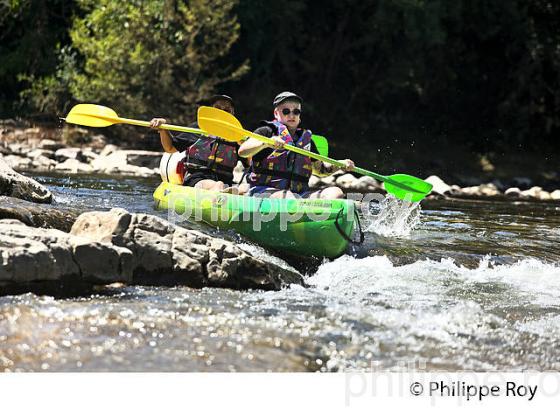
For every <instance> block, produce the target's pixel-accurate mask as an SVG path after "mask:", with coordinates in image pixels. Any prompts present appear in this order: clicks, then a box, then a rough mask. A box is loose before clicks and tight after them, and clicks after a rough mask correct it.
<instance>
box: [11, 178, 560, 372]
mask: <svg viewBox="0 0 560 410" xmlns="http://www.w3.org/2000/svg"><path fill="white" fill-rule="evenodd" d="M41 178H42V180H41V182H42V183H46V184H48V185H49V187H50V188H51V189H52V190H53V192H54V194H55V196H56V201H57V203H58V204H61V205H60V206H61V207H64V206H78V207H81V208H86V209H108V208H111V207H116V206H118V207H123V208H126V209H128V210H130V211H135V212H152V213H158V212H156V211H154V210H153V209H152V204H151V193H152V190H153V189H154V188H155V186H156V184H157V181H146V180H136V179H132V178H124V179H114V178H107V179H101V178H94V177H83V178H77V177H72V178H60V177H53V176H42V177H41ZM388 206H392V205H388ZM401 211H402V210H401ZM399 212H400V211H399ZM402 212H405V213H407V212H408V214H407V215H406V218H407V220H408V222H406V223H403V221H402V219H399V218H396V219H395V215H397V214H398V213H396V212H395V210H394V209H386V208H383V205H382V206H381V207H380V208H379V209H378V210H377V212H376V213H377V216H378V219H377V221H375V220H370V221H369V222H370V225H369V229H368V233H367V234H366V235H367V236H366V237H367V241H366V244H365V246H364V247H362V248H361V249H359V251H358V252H357V253H356V255H354V256H349V255H346V256H343V257H341V258H339V259H337V260H334V261H325V262H323V263H322V264H321V265H320V266H319V268H318V271H317V272H316V273H315V274H314V275H312V276H310V277H308V279H307V285H308V287H301V286H292V287H289V288H286V289H284V290H282V291H279V292H260V291H250V292H239V291H231V290H227V289H202V290H194V289H190V288H185V287H176V288H163V287H134V286H131V287H124V288H111V289H105V290H103V291H100V293H99V294H98V295H93V296H91V297H88V298H73V299H54V298H51V297H39V296H35V295H32V294H25V295H19V296H10V297H2V298H0V369H2V370H5V371H17V370H33V371H41V370H48V371H62V370H85V371H98V370H109V371H111V370H113V371H116V370H158V371H177V370H178V371H266V370H272V371H340V370H348V369H369V368H371V366H372V362H374V363H375V365H376V367H378V368H385V369H395V368H399V367H402V365H403V363H409V362H416V363H419V364H421V365H422V366H424V367H425V368H426V369H428V370H450V371H453V370H478V371H485V370H501V371H512V370H526V369H534V370H556V371H558V370H560V364H559V363H560V349H558V346H559V345H560V264H559V263H558V262H559V260H560V230H559V228H558V227H559V226H560V212H559V209H558V207H557V206H556V205H552V204H517V205H516V204H511V203H499V202H481V201H480V202H477V201H435V202H426V201H425V202H423V203H422V205H421V207H416V208H414V209H413V210H410V209H409V210H404V211H402ZM163 216H165V215H163ZM391 218H393V220H394V221H395V222H394V223H391V222H390V221H391ZM410 225H412V227H413V229H408V228H409V226H410ZM205 229H209V230H211V228H205ZM214 232H215V231H214ZM219 234H220V235H222V234H223V233H219ZM237 240H240V239H239V238H238V237H237ZM243 246H244V247H245V248H246V249H248V250H250V251H253V252H257V253H258V254H259V256H260V257H261V258H265V259H266V258H271V257H270V255H269V254H268V253H267V252H266V251H265V250H264V249H262V248H256V247H254V245H252V244H243Z"/></svg>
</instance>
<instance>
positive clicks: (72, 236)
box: [0, 209, 303, 294]
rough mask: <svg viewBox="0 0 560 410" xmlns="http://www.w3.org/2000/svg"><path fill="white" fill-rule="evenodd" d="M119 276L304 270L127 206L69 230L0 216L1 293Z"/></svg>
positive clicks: (292, 279) (77, 286)
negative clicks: (265, 257)
mask: <svg viewBox="0 0 560 410" xmlns="http://www.w3.org/2000/svg"><path fill="white" fill-rule="evenodd" d="M115 282H120V283H125V284H142V285H171V286H174V285H188V286H191V287H198V288H200V287H206V286H210V287H227V288H232V289H265V290H278V289H281V288H282V287H283V286H286V285H288V284H300V285H301V284H303V278H302V276H301V275H300V274H299V273H298V272H297V271H295V270H292V269H289V268H286V267H280V266H278V265H276V264H273V263H270V262H264V261H262V260H260V259H257V258H256V257H254V256H253V255H251V254H250V253H249V252H247V251H245V250H243V249H241V248H239V247H238V246H236V245H235V244H233V243H231V242H229V241H226V240H223V239H220V238H214V237H211V236H209V235H206V234H203V233H201V232H198V231H194V230H189V229H185V228H182V227H178V226H175V225H173V224H170V223H169V222H167V221H166V220H164V219H162V218H158V217H156V216H153V215H147V214H130V213H128V212H127V211H125V210H123V209H113V210H111V211H109V212H88V213H84V214H82V215H80V216H79V217H78V218H77V220H76V222H75V223H74V225H73V227H72V229H71V231H70V233H66V232H63V231H61V230H57V229H45V228H33V227H29V226H26V225H25V224H23V223H22V222H21V221H18V220H13V219H12V220H11V219H4V220H0V294H10V293H21V292H28V291H35V292H41V293H53V292H54V293H60V294H83V293H85V292H87V291H88V290H91V289H92V288H93V286H95V285H103V284H110V283H115ZM53 289H55V291H53Z"/></svg>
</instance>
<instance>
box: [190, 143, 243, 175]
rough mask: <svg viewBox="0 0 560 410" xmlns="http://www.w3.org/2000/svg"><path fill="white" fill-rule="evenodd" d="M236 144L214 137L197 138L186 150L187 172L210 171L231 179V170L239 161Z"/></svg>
mask: <svg viewBox="0 0 560 410" xmlns="http://www.w3.org/2000/svg"><path fill="white" fill-rule="evenodd" d="M237 148H238V144H237V143H236V142H230V141H225V140H222V139H219V138H216V137H207V138H199V139H198V140H196V142H195V143H194V144H192V145H191V146H190V147H189V148H187V150H186V156H185V166H186V168H187V172H188V171H192V170H201V169H203V170H210V171H213V172H215V173H216V174H218V175H222V176H224V177H227V178H228V179H229V178H233V169H234V168H235V166H236V165H237V160H238V159H239V157H238V155H237Z"/></svg>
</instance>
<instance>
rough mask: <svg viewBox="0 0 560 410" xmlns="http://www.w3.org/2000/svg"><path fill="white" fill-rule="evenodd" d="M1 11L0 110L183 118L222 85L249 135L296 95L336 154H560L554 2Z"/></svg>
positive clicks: (201, 1) (133, 5) (103, 5)
mask: <svg viewBox="0 0 560 410" xmlns="http://www.w3.org/2000/svg"><path fill="white" fill-rule="evenodd" d="M4 3H5V5H4V6H3V7H4V10H3V12H2V13H1V14H2V17H0V26H1V27H0V40H1V43H0V52H1V59H2V65H1V67H0V90H1V91H0V92H1V93H2V94H1V95H0V99H1V101H0V103H1V105H0V110H1V111H2V112H1V113H0V116H8V115H13V113H14V112H17V113H18V114H19V115H22V116H25V115H30V114H33V113H36V112H38V111H46V112H56V113H63V112H64V111H65V109H67V106H68V104H69V103H70V102H72V103H73V102H75V101H95V102H99V103H103V104H106V105H109V106H112V107H114V108H116V109H117V110H118V111H119V112H122V113H123V115H124V113H126V115H127V116H133V115H151V114H153V115H155V114H160V115H165V116H168V117H170V118H172V119H173V121H174V122H187V121H189V120H190V119H191V118H192V114H193V112H194V108H195V107H196V103H197V101H198V100H200V99H201V98H202V97H204V96H207V95H208V94H211V93H213V92H217V91H221V92H227V93H230V94H232V95H233V96H234V97H235V98H236V100H237V101H238V108H239V112H240V114H241V119H242V120H243V121H244V122H245V123H246V124H247V126H255V125H256V123H257V121H258V120H259V119H261V118H265V117H268V116H269V115H270V109H271V105H270V104H271V99H272V97H273V96H274V95H275V94H276V93H278V92H279V91H282V90H286V89H290V90H293V91H296V92H298V93H300V94H301V95H302V96H303V97H304V99H305V101H306V103H305V105H304V112H305V121H306V122H307V124H309V126H311V127H312V128H313V129H314V130H315V131H317V132H320V133H323V134H326V135H330V136H332V137H333V140H336V142H337V143H338V145H339V146H340V145H342V143H345V142H346V143H348V142H350V141H352V142H353V145H354V147H358V146H359V145H358V144H366V145H368V146H370V147H376V148H378V149H385V150H386V151H387V152H391V150H394V149H399V150H400V151H401V152H403V151H415V150H416V151H419V152H418V154H429V153H430V152H433V150H434V149H435V148H436V147H442V146H448V147H449V146H454V145H458V146H461V147H466V148H468V149H470V150H475V151H477V152H481V153H483V152H495V151H500V150H504V149H505V148H508V149H518V150H527V149H534V148H535V147H536V148H537V149H538V147H543V146H546V147H547V149H551V148H552V149H555V150H558V148H560V142H559V140H558V138H557V135H558V131H559V128H560V93H558V92H557V90H558V89H560V25H559V24H558V21H560V3H558V2H554V1H552V0H511V1H508V2H491V1H486V0H456V1H448V0H362V1H357V0H336V1H334V0H333V1H318V0H285V1H282V2H270V1H264V0H240V1H239V2H238V1H235V0H214V1H210V0H191V1H181V0H134V1H129V2H117V1H111V0H97V1H91V0H74V1H73V2H68V1H67V2H64V1H59V0H36V1H31V0H11V1H9V2H4ZM4 3H3V4H4ZM30 3H33V5H34V7H30ZM55 57H56V58H58V60H56V58H55ZM249 66H250V69H249ZM22 98H23V99H22ZM22 102H23V103H25V102H27V105H25V104H23V105H22ZM345 145H348V144H345ZM420 147H421V148H420ZM342 151H344V150H342ZM420 151H422V152H420Z"/></svg>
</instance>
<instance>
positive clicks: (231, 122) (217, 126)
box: [198, 106, 251, 141]
mask: <svg viewBox="0 0 560 410" xmlns="http://www.w3.org/2000/svg"><path fill="white" fill-rule="evenodd" d="M198 126H199V127H200V128H201V129H203V130H204V131H206V132H207V133H208V134H210V135H215V136H217V137H220V138H223V139H225V140H228V141H241V140H242V139H244V138H245V137H246V136H247V135H249V134H251V133H250V132H249V131H246V130H244V129H243V126H242V125H241V123H240V122H239V120H238V119H237V118H235V117H234V116H233V115H231V114H230V113H229V112H226V111H223V110H219V109H217V108H213V107H204V106H203V107H200V108H199V109H198Z"/></svg>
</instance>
